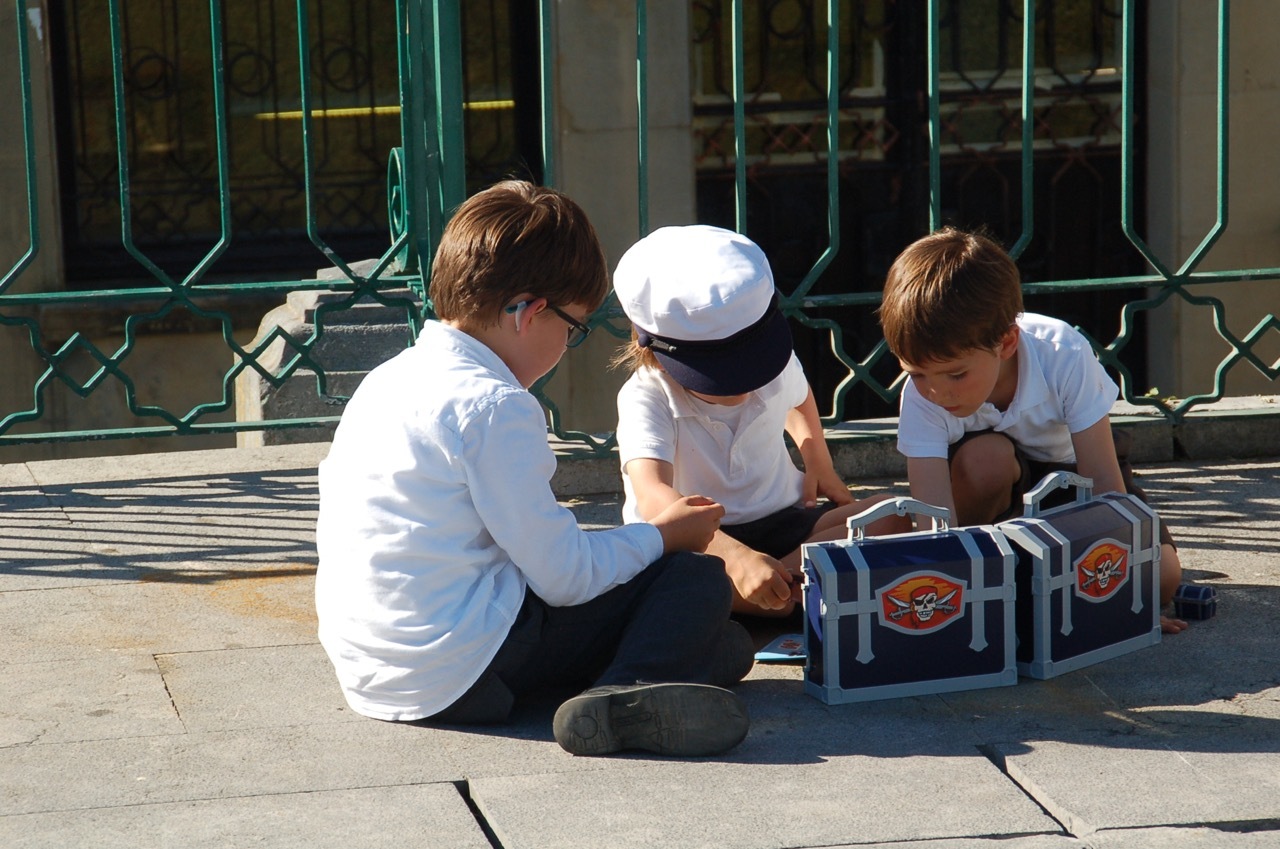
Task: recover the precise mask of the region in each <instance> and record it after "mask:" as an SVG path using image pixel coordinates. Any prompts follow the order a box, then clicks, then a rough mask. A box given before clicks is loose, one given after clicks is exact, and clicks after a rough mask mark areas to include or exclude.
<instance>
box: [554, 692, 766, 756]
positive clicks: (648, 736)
mask: <svg viewBox="0 0 1280 849" xmlns="http://www.w3.org/2000/svg"><path fill="white" fill-rule="evenodd" d="M749 726H750V720H749V719H748V718H747V707H746V705H745V704H743V702H742V699H740V698H738V696H737V695H735V694H734V693H731V692H730V691H728V690H724V689H721V688H720V687H712V686H710V685H708V684H631V685H611V686H603V687H593V688H591V689H590V690H586V691H584V692H582V693H580V694H578V695H576V696H574V697H573V698H572V699H569V700H568V701H566V702H565V703H564V704H562V705H560V709H559V710H557V711H556V716H555V719H554V720H553V721H552V728H553V730H554V731H555V735H556V742H558V743H559V744H560V745H561V746H562V747H563V748H564V749H565V751H567V752H569V753H571V754H574V755H607V754H610V753H612V752H619V751H622V750H623V749H643V750H645V751H647V752H656V753H658V754H660V755H676V756H684V757H695V756H698V755H714V754H718V753H720V752H724V751H728V750H729V749H732V748H733V747H734V746H736V745H738V744H739V743H741V742H742V739H743V738H744V737H746V736H747V728H748V727H749Z"/></svg>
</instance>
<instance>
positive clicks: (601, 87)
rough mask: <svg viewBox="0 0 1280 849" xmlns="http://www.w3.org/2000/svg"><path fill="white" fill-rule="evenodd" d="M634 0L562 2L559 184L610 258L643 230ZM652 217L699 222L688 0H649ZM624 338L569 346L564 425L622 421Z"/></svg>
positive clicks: (555, 390)
mask: <svg viewBox="0 0 1280 849" xmlns="http://www.w3.org/2000/svg"><path fill="white" fill-rule="evenodd" d="M635 7H636V4H635V2H634V0H562V1H561V2H559V3H557V4H556V6H555V21H554V35H555V42H556V51H557V55H556V71H555V114H554V115H553V116H552V117H553V120H554V122H555V131H556V132H555V138H556V150H555V173H556V187H557V188H559V189H561V190H562V191H564V192H566V193H567V194H568V195H569V196H570V197H572V198H573V199H574V200H576V201H577V202H578V203H579V204H581V205H582V207H583V209H585V210H586V212H587V215H589V216H590V217H591V221H592V223H593V224H595V227H596V229H597V231H598V232H599V233H600V239H601V241H602V242H603V243H604V248H605V254H606V256H607V257H608V260H609V265H610V268H611V269H612V267H613V266H615V265H617V262H618V258H619V257H621V256H622V254H623V252H624V251H626V249H627V248H628V247H630V246H631V245H632V244H633V243H634V242H635V241H636V240H637V239H638V238H639V237H640V236H641V233H640V215H639V197H640V192H639V169H638V163H637V150H638V141H637V128H638V125H639V121H638V115H637V108H636V102H637V99H636V8H635ZM647 19H648V53H649V57H648V58H649V64H648V107H649V109H648V111H649V115H648V118H649V136H648V144H649V157H650V162H649V227H650V229H653V228H657V227H661V226H664V225H668V224H692V223H694V222H695V215H696V208H695V185H694V167H693V131H692V124H693V119H692V105H691V102H690V82H689V40H690V35H689V4H688V3H685V2H681V0H649V4H648V18H647ZM620 344H622V340H619V339H617V338H616V337H613V336H612V335H610V334H608V333H606V332H602V331H597V332H596V333H594V334H593V335H592V337H591V338H590V339H589V340H588V341H587V343H586V344H584V345H583V346H581V347H580V348H576V349H574V350H572V351H569V352H568V353H566V354H565V357H564V359H563V360H561V362H560V365H559V367H558V369H557V371H556V376H555V378H554V379H553V380H552V381H551V384H550V386H549V387H548V389H547V395H548V397H549V398H550V399H551V400H552V401H553V402H554V403H555V404H556V405H557V407H559V409H560V411H561V413H562V414H563V417H564V423H565V425H566V426H568V427H570V428H572V429H574V430H585V431H588V432H602V431H612V430H614V429H615V427H616V426H617V407H616V405H615V398H616V396H617V391H618V388H619V387H620V386H621V385H622V382H623V381H624V380H625V379H626V375H625V374H623V373H621V372H617V371H610V370H608V367H607V363H608V360H609V358H610V356H611V355H612V354H613V352H614V351H615V350H616V349H617V347H618V346H619V345H620Z"/></svg>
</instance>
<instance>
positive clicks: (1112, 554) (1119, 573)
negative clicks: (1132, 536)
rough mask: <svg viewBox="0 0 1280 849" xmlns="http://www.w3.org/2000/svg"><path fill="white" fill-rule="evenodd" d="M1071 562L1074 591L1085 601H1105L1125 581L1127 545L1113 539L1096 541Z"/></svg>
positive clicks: (1127, 555)
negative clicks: (1074, 567) (1074, 577)
mask: <svg viewBox="0 0 1280 849" xmlns="http://www.w3.org/2000/svg"><path fill="white" fill-rule="evenodd" d="M1075 562H1076V569H1077V570H1078V571H1077V574H1076V593H1077V594H1078V595H1079V596H1080V597H1081V598H1083V599H1085V600H1087V601H1093V602H1100V601H1105V600H1106V599H1108V598H1111V597H1112V596H1114V595H1115V594H1116V592H1118V591H1119V589H1120V588H1121V587H1122V586H1124V585H1125V584H1126V583H1128V581H1129V549H1128V547H1127V546H1125V545H1123V544H1121V543H1119V542H1117V541H1116V540H1102V541H1100V542H1098V543H1097V544H1095V545H1094V546H1092V547H1091V548H1090V549H1089V550H1088V551H1087V552H1085V553H1084V555H1082V556H1081V557H1080V558H1079V559H1077V560H1076V561H1075Z"/></svg>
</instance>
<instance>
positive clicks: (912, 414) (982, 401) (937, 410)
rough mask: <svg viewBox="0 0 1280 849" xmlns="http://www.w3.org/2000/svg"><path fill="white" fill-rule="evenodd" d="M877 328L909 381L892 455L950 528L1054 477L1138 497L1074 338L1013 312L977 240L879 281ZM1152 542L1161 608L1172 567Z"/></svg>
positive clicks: (1101, 386) (1105, 386)
mask: <svg viewBox="0 0 1280 849" xmlns="http://www.w3.org/2000/svg"><path fill="white" fill-rule="evenodd" d="M880 324H881V326H882V327H883V329H884V336H885V341H886V343H887V344H888V346H889V350H891V351H892V352H893V353H894V355H895V356H896V357H897V358H898V360H899V363H900V364H901V366H902V370H903V371H904V372H905V373H906V375H907V377H908V381H907V383H906V384H905V385H904V386H903V388H902V398H901V411H900V415H899V421H898V450H899V451H901V452H902V453H903V454H905V455H906V457H907V477H908V480H909V482H910V485H911V494H912V496H913V497H915V498H917V499H919V500H921V501H924V502H926V503H929V504H934V505H937V506H939V507H945V508H947V509H949V510H950V511H951V513H952V516H953V518H954V519H955V521H956V522H958V523H959V524H962V525H973V524H984V523H989V522H995V521H1000V520H1003V519H1007V518H1011V517H1012V516H1014V515H1016V514H1018V513H1019V512H1020V510H1021V504H1022V495H1023V494H1024V493H1025V492H1026V491H1027V490H1028V489H1029V488H1031V487H1033V486H1034V485H1035V484H1037V483H1038V482H1039V481H1040V480H1041V479H1042V478H1043V477H1044V476H1045V475H1046V474H1048V473H1049V472H1052V471H1056V470H1064V469H1065V470H1072V471H1078V472H1079V473H1080V474H1081V475H1083V476H1084V477H1088V478H1092V479H1093V484H1094V489H1095V491H1097V492H1133V493H1134V494H1135V495H1138V496H1139V497H1142V493H1141V490H1139V489H1138V488H1137V487H1136V486H1134V485H1133V482H1132V478H1131V474H1130V470H1129V469H1128V463H1127V462H1124V463H1121V461H1120V460H1119V459H1118V458H1117V453H1116V445H1115V439H1114V437H1113V434H1112V431H1111V422H1110V411H1111V406H1112V404H1114V403H1115V400H1116V398H1117V397H1118V395H1119V389H1118V387H1117V386H1116V384H1115V382H1114V381H1113V380H1111V378H1110V377H1109V376H1108V375H1107V373H1106V371H1104V370H1103V368H1102V365H1101V363H1099V362H1098V360H1097V357H1096V356H1095V355H1094V352H1093V349H1092V347H1091V346H1090V345H1089V341H1088V340H1087V339H1085V337H1084V336H1083V335H1082V334H1081V333H1079V332H1078V331H1077V330H1075V328H1073V327H1071V326H1070V325H1069V324H1067V323H1066V322H1063V321H1060V320H1058V319H1055V318H1050V317H1048V316H1043V315H1036V314H1034V313H1024V312H1023V310H1022V279H1021V275H1019V273H1018V268H1017V266H1016V265H1015V264H1014V262H1013V260H1012V259H1011V258H1010V257H1009V256H1008V254H1006V253H1005V252H1004V250H1002V249H1001V248H1000V247H999V246H998V245H996V244H995V243H994V242H992V241H991V240H990V239H988V238H986V237H985V236H982V235H980V234H976V233H967V232H964V231H962V230H958V229H955V228H952V227H947V228H944V229H942V230H939V231H938V232H936V233H933V234H931V235H928V236H925V237H924V238H922V239H919V240H917V241H916V242H914V243H912V244H911V245H909V246H908V247H907V248H906V250H904V251H903V252H902V253H901V254H900V255H899V256H898V258H897V259H896V260H895V261H894V263H893V265H892V267H891V268H890V269H889V274H888V277H887V279H886V281H885V287H884V300H883V301H882V303H881V305H880ZM1161 531H1162V533H1161V543H1162V544H1161V559H1160V572H1161V574H1160V587H1161V589H1160V595H1161V604H1162V605H1167V604H1168V603H1169V602H1170V600H1171V599H1172V597H1173V593H1174V591H1175V590H1176V589H1177V586H1178V583H1179V581H1180V580H1181V575H1182V567H1181V564H1180V562H1179V560H1178V554H1177V549H1176V548H1175V547H1174V545H1173V540H1172V538H1171V537H1170V536H1169V535H1168V533H1167V530H1166V529H1165V528H1164V526H1163V525H1161ZM1161 623H1162V626H1163V629H1164V630H1165V632H1166V633H1177V632H1178V631H1181V630H1183V629H1184V628H1185V627H1186V623H1185V622H1183V621H1181V620H1177V619H1171V618H1166V617H1162V618H1161Z"/></svg>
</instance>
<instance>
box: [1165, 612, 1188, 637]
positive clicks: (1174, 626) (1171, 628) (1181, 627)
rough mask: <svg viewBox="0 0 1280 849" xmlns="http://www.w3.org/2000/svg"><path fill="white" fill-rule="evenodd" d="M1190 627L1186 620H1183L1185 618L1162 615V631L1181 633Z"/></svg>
mask: <svg viewBox="0 0 1280 849" xmlns="http://www.w3.org/2000/svg"><path fill="white" fill-rule="evenodd" d="M1188 627H1189V626H1188V625H1187V623H1186V620H1183V619H1174V618H1173V617H1172V616H1163V615H1162V616H1161V617H1160V631H1161V633H1164V634H1181V633H1182V632H1183V631H1185V630H1187V628H1188Z"/></svg>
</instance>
